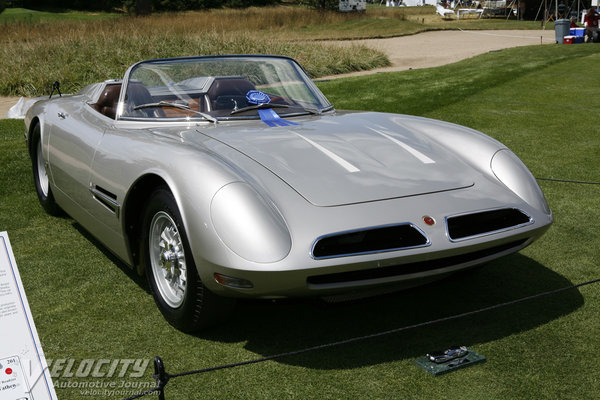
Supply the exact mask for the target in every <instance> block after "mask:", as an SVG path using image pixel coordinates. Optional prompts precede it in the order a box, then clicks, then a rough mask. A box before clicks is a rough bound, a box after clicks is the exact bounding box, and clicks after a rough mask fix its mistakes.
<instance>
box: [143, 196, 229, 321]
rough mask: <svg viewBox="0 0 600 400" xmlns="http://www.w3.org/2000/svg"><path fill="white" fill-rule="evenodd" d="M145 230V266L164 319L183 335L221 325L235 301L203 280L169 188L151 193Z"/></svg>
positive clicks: (145, 219) (144, 223) (151, 288)
mask: <svg viewBox="0 0 600 400" xmlns="http://www.w3.org/2000/svg"><path fill="white" fill-rule="evenodd" d="M142 227H143V231H142V234H143V240H142V251H141V254H142V265H143V266H144V270H145V273H146V276H147V280H148V285H149V286H150V290H151V292H152V295H153V296H154V301H155V302H156V305H157V306H158V308H159V310H160V312H161V313H162V314H163V316H164V317H165V319H166V320H167V321H168V322H169V323H170V324H171V325H173V326H174V327H175V328H177V329H179V330H180V331H183V332H195V331H198V330H201V329H205V328H208V327H210V326H213V325H215V324H217V323H219V322H221V321H222V320H223V319H224V317H226V316H227V314H228V313H229V311H230V310H231V309H232V308H233V305H234V304H235V301H234V300H233V299H228V298H224V297H220V296H217V295H215V294H214V293H212V292H211V291H209V290H208V289H207V288H206V287H205V286H204V284H203V283H202V281H201V280H200V277H199V276H198V271H197V270H196V264H195V263H194V259H193V257H192V253H191V251H190V246H189V242H188V239H187V235H186V232H185V229H184V227H183V224H182V220H181V215H180V213H179V209H178V208H177V204H176V202H175V199H174V198H173V195H172V194H171V192H170V191H169V190H168V188H166V187H160V188H158V189H156V190H155V191H154V192H153V193H152V195H151V196H150V198H149V200H148V203H147V205H146V208H145V213H144V217H143V223H142Z"/></svg>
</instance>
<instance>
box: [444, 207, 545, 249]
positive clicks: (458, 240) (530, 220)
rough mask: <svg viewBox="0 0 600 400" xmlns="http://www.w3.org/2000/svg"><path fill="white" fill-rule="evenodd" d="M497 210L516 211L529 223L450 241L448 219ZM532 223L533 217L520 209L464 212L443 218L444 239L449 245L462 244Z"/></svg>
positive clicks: (504, 208) (499, 208) (533, 221)
mask: <svg viewBox="0 0 600 400" xmlns="http://www.w3.org/2000/svg"><path fill="white" fill-rule="evenodd" d="M498 210H517V211H519V212H521V213H523V215H525V216H526V217H528V218H529V222H525V223H523V224H519V225H513V226H509V227H508V228H503V229H497V230H495V231H489V232H484V233H480V234H478V235H472V236H466V237H464V238H460V239H452V238H451V237H450V232H448V218H453V217H460V216H463V215H472V214H478V213H483V212H488V211H498ZM533 223H535V220H534V219H533V217H532V216H531V215H529V214H528V213H526V212H525V211H523V210H521V209H520V208H515V207H498V208H489V209H484V210H477V211H468V212H464V213H460V214H452V215H448V216H446V217H444V224H445V225H446V237H447V238H448V240H449V241H450V242H451V243H458V242H463V241H465V240H471V239H477V238H480V237H484V236H490V235H495V234H497V233H502V232H508V231H512V230H514V229H519V228H523V227H524V226H529V225H531V224H533Z"/></svg>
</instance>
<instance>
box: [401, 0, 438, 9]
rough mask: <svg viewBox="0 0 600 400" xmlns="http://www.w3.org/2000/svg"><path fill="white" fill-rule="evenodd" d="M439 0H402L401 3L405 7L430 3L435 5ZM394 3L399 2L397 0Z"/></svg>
mask: <svg viewBox="0 0 600 400" xmlns="http://www.w3.org/2000/svg"><path fill="white" fill-rule="evenodd" d="M438 1H439V0H402V5H405V6H407V7H416V6H424V5H432V6H435V5H436V4H437V3H438ZM394 3H395V4H396V5H397V4H398V3H399V1H398V0H396V1H395V2H394Z"/></svg>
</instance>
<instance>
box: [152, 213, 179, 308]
mask: <svg viewBox="0 0 600 400" xmlns="http://www.w3.org/2000/svg"><path fill="white" fill-rule="evenodd" d="M148 239H149V241H148V246H149V249H148V250H149V256H150V263H151V266H152V275H153V277H154V281H155V283H156V287H157V289H158V291H159V292H160V296H161V297H162V299H163V300H164V302H165V303H166V304H167V305H168V306H169V307H171V308H178V307H180V306H181V305H182V304H183V301H184V299H185V294H186V289H187V264H186V261H185V252H184V249H183V241H182V239H181V236H180V234H179V232H178V230H177V226H176V224H175V221H173V218H171V216H170V215H169V214H167V213H166V212H164V211H159V212H157V213H156V214H155V215H154V217H153V218H152V221H151V223H150V231H149V238H148Z"/></svg>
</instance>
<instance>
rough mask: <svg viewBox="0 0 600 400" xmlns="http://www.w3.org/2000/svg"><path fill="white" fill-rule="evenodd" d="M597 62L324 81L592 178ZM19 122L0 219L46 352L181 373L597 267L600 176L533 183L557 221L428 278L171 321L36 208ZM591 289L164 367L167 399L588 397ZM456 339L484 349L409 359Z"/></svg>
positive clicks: (450, 308)
mask: <svg viewBox="0 0 600 400" xmlns="http://www.w3.org/2000/svg"><path fill="white" fill-rule="evenodd" d="M599 61H600V50H598V49H596V47H594V46H593V45H578V46H532V47H527V48H517V49H512V50H506V51H503V52H497V53H489V54H485V55H482V56H479V57H476V58H474V59H472V60H466V61H463V62H460V63H457V64H453V65H449V66H446V67H440V68H434V69H428V70H421V71H406V72H398V73H390V74H377V75H374V76H370V77H358V78H349V79H343V80H339V81H331V82H323V83H320V84H319V85H320V87H321V88H322V90H323V91H324V92H325V94H326V95H327V96H328V97H329V98H330V99H332V100H333V101H334V103H335V104H336V106H337V108H345V107H352V108H356V109H362V110H381V111H392V112H410V113H413V114H417V115H422V116H426V117H434V118H439V119H444V120H448V121H452V122H456V123H460V124H466V125H468V126H470V127H473V128H475V129H479V130H481V131H483V132H484V133H487V134H489V135H491V136H493V137H495V138H498V139H500V140H502V141H503V142H504V143H506V144H507V145H509V146H510V147H511V149H513V150H514V151H515V152H516V153H517V154H518V155H519V156H520V157H521V158H522V159H523V160H524V161H525V162H526V163H527V165H528V166H529V167H530V169H531V171H532V172H533V174H534V175H536V176H538V177H550V178H565V179H575V180H588V181H595V182H598V181H600V164H599V163H598V156H600V140H599V139H598V136H597V135H598V129H597V126H598V123H599V120H598V117H597V110H596V109H595V103H594V102H593V101H588V100H589V99H593V98H595V96H596V91H597V86H596V85H590V82H594V81H593V79H595V75H594V74H595V66H596V65H597V64H598V62H599ZM481 66H484V67H485V68H480V67H481ZM459 71H462V72H463V73H462V74H457V72H459ZM477 71H480V72H477ZM457 81H458V82H457ZM351 97H352V98H354V99H355V100H354V101H352V102H351V101H350V100H349V99H350V98H351ZM22 130H23V125H22V122H21V121H1V122H0V230H6V231H8V234H9V236H10V239H11V242H12V246H13V250H14V253H15V257H16V261H17V263H18V266H19V269H20V272H21V275H22V279H23V282H24V285H25V288H26V290H27V295H28V297H29V302H30V305H31V308H32V312H33V315H34V317H35V320H36V324H37V328H38V331H39V334H40V338H41V341H42V344H43V346H44V349H45V351H46V355H47V357H48V358H50V359H61V358H74V359H76V360H79V361H80V360H82V359H86V358H92V359H116V358H126V359H131V358H144V359H151V358H152V357H154V356H155V355H160V356H162V357H163V360H164V362H165V364H166V367H167V371H168V372H171V373H176V372H182V371H187V370H193V369H198V368H204V367H212V366H217V365H222V364H227V363H232V362H238V361H245V360H251V359H255V358H260V357H263V356H270V355H273V354H277V353H279V352H285V351H292V350H297V349H301V348H305V347H308V346H314V345H319V344H323V343H328V342H332V341H338V340H344V339H348V338H352V337H356V336H360V335H366V334H373V333H377V332H382V331H386V330H390V329H395V328H399V327H402V326H408V325H411V324H415V323H421V322H425V321H429V320H432V319H436V318H440V317H446V316H450V315H454V314H459V313H463V312H467V311H471V310H476V309H479V308H482V307H487V306H491V305H495V304H498V303H502V302H506V301H510V300H514V299H518V298H521V297H524V296H530V295H534V294H536V293H540V292H545V291H549V290H554V289H557V288H562V287H565V286H568V285H571V284H573V283H579V282H584V281H587V280H591V279H595V278H598V277H600V256H599V255H598V248H599V246H600V238H599V235H598V229H597V227H596V223H595V215H596V214H597V211H598V209H599V208H600V186H598V185H578V184H567V183H555V182H547V181H541V186H542V188H543V190H544V192H545V193H546V196H547V198H548V201H549V203H550V206H551V208H552V210H553V212H554V216H555V223H554V225H553V226H552V227H551V228H550V230H549V231H548V232H547V234H546V235H545V236H544V237H542V238H541V239H540V240H539V241H537V242H536V243H534V244H533V245H532V246H530V247H528V248H527V249H525V250H523V251H521V252H520V253H519V254H516V255H512V256H509V257H506V258H503V259H500V260H497V261H495V262H492V263H490V264H488V265H487V266H485V267H484V268H482V269H479V270H477V271H473V272H471V273H468V274H461V275H459V276H456V277H452V278H450V279H448V280H445V281H442V282H439V283H436V284H432V285H429V286H426V287H422V288H417V289H413V290H409V291H404V292H400V293H396V294H393V295H388V296H383V297H377V298H373V299H367V300H362V301H356V302H351V303H342V304H337V305H328V304H324V303H321V302H319V301H317V300H290V301H280V302H259V301H255V302H241V303H239V304H238V306H237V308H236V310H235V312H234V314H233V315H232V317H231V319H230V320H229V321H228V322H227V323H225V324H224V325H222V326H220V327H217V328H215V329H213V330H211V331H208V332H205V333H200V334H197V335H186V334H182V333H180V332H178V331H176V330H174V329H173V328H171V327H170V326H169V325H168V324H167V323H166V322H165V321H164V320H163V319H162V317H161V315H160V313H159V312H158V310H157V309H156V307H155V306H154V303H153V300H152V297H151V295H150V294H149V293H148V292H147V289H146V285H145V283H144V282H143V280H141V279H139V278H137V277H136V276H135V275H133V274H131V273H130V272H129V270H128V269H127V267H125V266H123V265H122V264H121V263H119V262H118V261H116V260H115V259H114V258H113V257H111V256H110V255H109V254H108V253H107V251H106V250H105V249H104V248H102V246H100V245H98V243H97V242H96V241H95V240H94V239H93V238H91V237H89V235H87V234H86V233H85V232H84V231H82V229H81V228H80V227H79V226H78V225H77V223H75V222H74V221H73V220H71V219H69V218H53V217H49V216H47V215H45V214H44V213H43V211H42V209H41V207H40V206H39V205H38V203H37V199H36V196H35V191H34V188H33V182H32V175H31V172H30V170H31V168H30V162H29V160H28V156H27V152H26V150H25V146H24V143H23V135H22ZM599 293H600V290H599V287H598V284H596V285H590V286H585V287H582V288H580V289H577V290H570V291H567V292H562V293H560V294H558V295H554V296H549V297H544V298H541V299H537V300H533V301H527V302H524V303H521V304H518V305H513V306H509V307H506V308H502V309H498V310H496V311H492V312H485V313H482V314H478V315H474V316H471V317H467V318H462V319H458V320H453V321H448V322H444V323H438V324H436V325H432V326H429V327H427V328H419V329H414V330H410V331H406V332H403V333H398V334H392V335H388V336H384V337H380V338H375V339H371V340H367V341H363V342H358V343H354V344H351V345H344V346H339V347H336V348H332V349H327V350H321V351H315V352H311V353H305V354H302V355H298V356H294V357H288V358H282V359H278V360H274V361H269V362H265V363H260V364H253V365H247V366H243V367H238V368H234V369H227V370H221V371H216V372H212V373H207V374H203V375H198V376H190V377H182V378H175V379H173V380H172V381H171V382H170V383H169V385H168V386H167V391H166V394H167V396H166V398H172V399H211V400H212V399H232V398H248V399H250V398H251V399H390V398H399V399H400V398H401V399H433V398H457V399H533V398H535V399H557V398H561V399H567V398H568V399H591V398H595V397H597V394H598V393H600V381H599V380H598V375H597V373H596V371H597V370H598V368H599V367H600V361H598V358H597V357H595V356H594V355H595V354H598V353H599V352H600V341H599V340H598V336H599V334H600V318H599V317H600V295H599ZM453 344H460V345H467V346H469V347H470V348H472V349H474V350H476V351H477V352H479V353H480V354H483V355H484V356H486V357H487V362H486V363H484V364H481V365H476V366H473V367H470V368H466V369H463V370H460V371H456V372H453V373H451V374H448V375H444V376H439V377H435V378H434V377H431V376H429V375H428V374H427V373H425V372H424V371H422V370H420V369H418V368H417V367H416V366H415V365H414V360H415V359H416V358H419V357H421V356H423V355H424V354H425V353H427V352H430V351H433V350H436V349H440V348H444V347H447V346H450V345H453ZM150 375H151V368H149V369H148V371H147V373H146V375H145V376H144V377H142V378H139V379H134V378H130V377H128V376H125V377H123V378H119V377H116V376H115V377H113V378H91V377H89V378H76V377H74V378H65V377H63V378H58V379H55V383H57V382H58V383H59V384H60V383H63V384H64V383H69V382H79V383H85V382H92V381H96V380H99V381H101V382H105V383H110V382H115V383H116V384H117V385H120V384H121V382H129V383H130V385H133V384H140V383H143V382H152V379H151V376H150ZM57 391H58V396H59V398H60V399H82V398H89V396H87V395H86V394H85V393H82V392H81V391H80V390H79V389H72V388H71V389H69V388H59V389H57ZM92 397H93V396H92ZM96 397H97V398H101V397H103V398H124V397H127V395H125V394H122V395H120V396H119V395H106V396H96ZM148 398H152V397H148Z"/></svg>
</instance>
